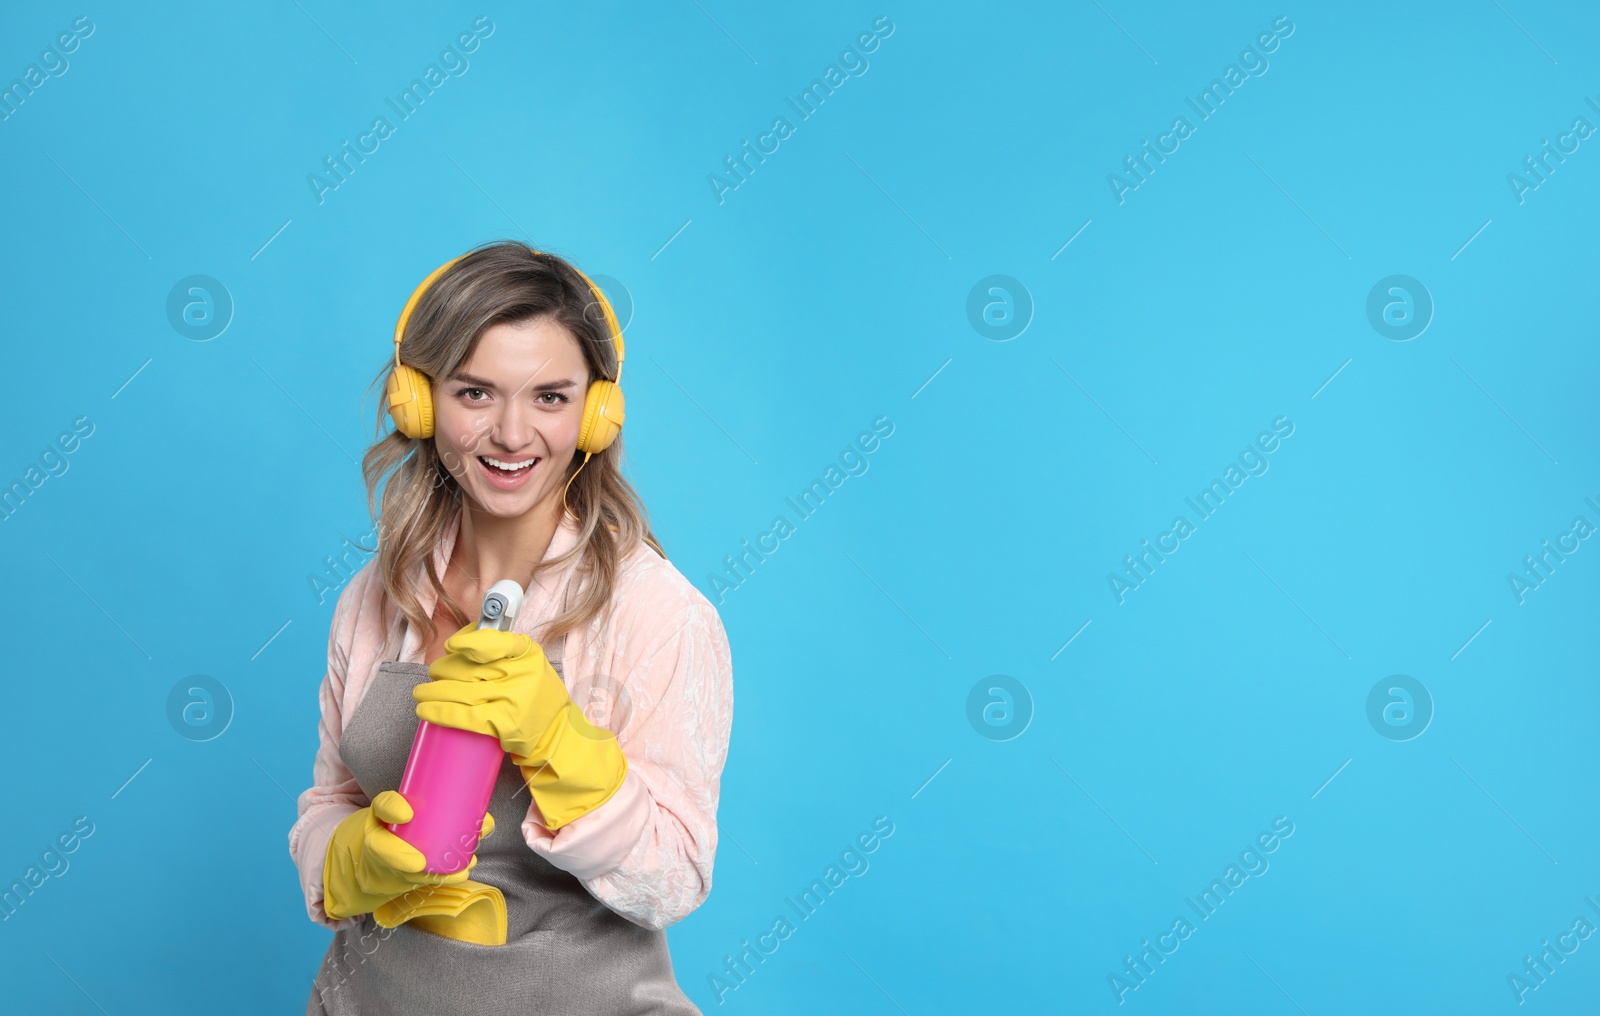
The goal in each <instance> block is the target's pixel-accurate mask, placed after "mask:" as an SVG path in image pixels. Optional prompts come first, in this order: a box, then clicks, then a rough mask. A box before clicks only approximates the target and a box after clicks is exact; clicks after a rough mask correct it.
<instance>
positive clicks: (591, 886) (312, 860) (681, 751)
mask: <svg viewBox="0 0 1600 1016" xmlns="http://www.w3.org/2000/svg"><path fill="white" fill-rule="evenodd" d="M460 520H461V514H460V512H459V511H457V513H456V515H455V518H454V519H452V520H451V522H450V523H449V524H448V526H447V528H446V530H445V533H444V536H443V538H442V539H441V540H440V541H439V545H438V546H437V547H436V548H435V550H434V556H433V561H434V567H435V568H436V570H437V574H440V575H442V574H444V570H445V565H446V564H447V563H448V562H449V560H450V552H451V549H452V548H453V547H454V546H455V541H456V535H457V533H458V532H459V530H460ZM577 541H578V531H577V527H576V525H575V524H574V523H573V522H572V521H571V520H570V519H568V518H567V517H566V516H565V515H563V516H562V520H561V526H560V527H559V528H557V530H556V532H555V535H554V536H553V538H552V539H551V542H550V548H549V550H548V551H547V552H546V554H545V560H547V561H548V560H550V559H551V558H554V557H556V556H557V555H559V554H561V553H563V552H565V551H566V550H568V549H569V548H571V547H573V546H574V545H576V543H577ZM576 566H577V561H576V560H573V561H569V562H567V563H566V564H564V565H562V566H561V568H560V569H558V570H556V571H553V572H548V573H546V572H541V573H540V574H539V576H538V577H537V578H536V579H535V582H534V586H533V588H531V589H529V590H528V591H527V594H526V596H525V597H524V600H523V604H522V609H521V611H520V612H519V613H518V615H517V620H516V624H515V626H514V630H515V631H519V632H522V633H523V634H525V635H528V636H529V637H533V636H534V633H535V631H536V630H537V629H538V628H539V627H540V626H541V625H542V624H544V623H545V622H546V621H548V620H550V619H551V618H553V617H555V615H556V614H557V613H559V612H560V609H561V606H562V595H563V593H564V592H565V591H566V588H567V584H568V582H569V580H571V579H572V578H573V576H574V572H575V569H576ZM415 574H416V578H415V581H416V588H417V589H418V590H419V594H420V598H421V602H422V607H423V609H425V610H426V611H428V613H429V615H430V616H431V615H432V612H433V608H434V605H435V602H436V596H435V594H434V592H433V589H432V587H431V585H429V584H428V582H427V580H426V577H425V574H424V572H423V571H422V568H421V567H420V566H419V567H418V568H417V569H416V573H415ZM384 601H385V593H384V587H383V580H382V578H381V577H380V576H379V574H378V570H377V559H376V558H374V559H372V560H371V561H368V562H367V564H366V565H365V566H364V567H363V568H362V569H361V570H360V571H358V572H357V573H356V574H355V576H354V577H353V578H351V580H350V583H349V585H348V586H347V587H346V588H345V589H344V591H343V592H342V593H340V595H339V602H338V605H337V606H336V607H335V608H334V611H333V624H332V626H331V628H330V630H329V632H328V672H327V676H326V677H324V678H323V680H322V687H321V692H320V695H321V702H322V722H321V724H320V726H319V735H320V738H321V743H320V746H319V747H318V749H317V755H316V760H315V762H314V764H313V766H312V785H311V787H310V789H308V790H306V791H305V792H304V793H302V794H301V795H300V798H299V802H298V804H299V817H298V818H297V819H296V820H295V823H294V825H293V826H292V827H291V828H290V830H289V855H290V857H292V858H293V859H294V863H295V865H296V866H297V867H298V868H299V869H300V885H301V888H302V889H303V890H304V891H305V899H306V914H307V915H308V916H309V917H310V918H311V920H312V921H314V922H316V923H317V924H320V925H323V926H324V927H328V928H333V929H336V930H337V929H343V928H349V927H353V926H354V925H355V924H356V923H357V920H356V918H353V917H352V918H346V919H344V920H341V921H335V920H333V919H331V918H329V917H328V915H327V912H326V911H325V910H323V906H322V897H323V888H322V865H323V860H324V858H325V857H326V855H327V850H328V840H329V838H330V837H331V836H332V834H333V830H334V828H335V827H336V826H338V824H339V823H340V822H341V821H343V820H344V819H345V817H346V816H348V815H350V814H351V813H352V812H355V811H357V810H359V809H361V808H363V807H366V806H367V805H369V804H371V803H372V802H371V801H370V800H369V799H368V798H367V796H366V794H364V793H363V792H362V790H361V787H360V785H359V784H358V783H357V782H356V779H355V777H354V776H353V775H351V773H350V770H349V769H347V768H346V767H345V765H344V762H343V760H342V759H341V758H340V757H339V739H340V737H341V735H342V734H343V733H344V727H345V724H346V723H347V722H348V721H349V718H350V717H351V716H353V715H354V714H355V711H356V706H357V705H358V704H359V703H360V702H361V696H362V693H363V692H364V691H365V690H366V689H367V687H368V686H369V684H370V683H371V681H372V679H373V678H374V677H375V676H376V675H377V673H378V666H379V664H381V663H382V662H384V661H385V660H400V661H403V662H414V663H426V662H429V661H426V660H424V659H423V654H424V653H425V651H426V647H424V646H423V645H422V643H421V633H420V632H417V631H414V630H412V628H411V625H410V624H409V623H407V622H406V620H405V618H404V617H403V616H401V615H400V614H399V612H398V611H391V613H392V614H393V615H394V616H393V618H392V619H390V621H389V622H388V624H387V625H385V622H384V620H383V613H384V611H383V607H384V605H385V604H384ZM395 645H399V646H400V647H401V648H400V651H399V654H398V655H393V654H391V653H389V652H387V651H386V649H387V647H392V646H395ZM563 650H564V651H563V652H562V653H561V654H560V659H561V669H562V674H563V676H564V679H565V682H566V686H567V689H568V691H573V690H574V689H577V690H579V694H577V695H575V696H574V701H576V702H577V703H578V705H579V706H580V707H581V708H583V709H584V712H585V715H587V716H588V718H589V720H590V722H592V723H595V724H596V725H597V726H601V727H605V728H607V729H609V730H611V731H612V732H613V733H615V734H616V736H617V744H618V746H619V747H621V749H622V751H623V754H624V755H626V756H627V759H628V773H627V776H626V777H625V778H624V780H623V783H622V786H621V787H620V788H619V789H618V790H617V792H616V793H615V794H613V795H612V796H611V798H610V799H609V800H607V801H606V802H605V803H604V804H602V805H601V806H600V807H599V808H597V809H595V810H594V811H592V812H590V813H589V814H587V815H584V816H582V817H581V818H578V819H575V820H574V821H572V822H570V823H568V824H567V825H565V826H563V827H562V828H561V829H559V830H558V831H556V832H554V833H552V832H551V831H550V830H549V829H547V828H545V825H544V820H543V816H541V815H540V813H539V808H538V805H537V804H536V803H533V802H531V801H530V803H529V805H528V814H527V817H526V818H525V819H524V820H523V823H522V836H523V838H524V839H525V840H526V841H527V843H528V847H529V849H531V850H533V851H534V852H535V853H538V854H540V855H542V856H544V857H545V858H546V859H548V860H549V861H550V863H551V864H554V865H555V866H556V867H558V868H561V869H563V870H564V871H569V872H571V873H572V874H573V875H574V876H576V877H577V878H578V879H579V881H581V882H582V883H583V886H584V888H586V889H587V890H588V891H589V892H590V893H592V894H593V895H594V897H595V898H596V899H598V900H599V901H600V902H602V903H604V904H605V905H606V906H607V907H609V908H611V909H612V910H614V911H616V912H617V913H618V914H621V915H622V916H623V917H625V918H627V919H628V920H630V921H632V922H633V923H635V924H638V925H640V926H642V927H646V928H653V929H661V928H666V927H667V926H668V925H671V924H674V923H676V922H678V921H681V920H682V919H683V918H684V917H686V916H688V915H689V913H690V912H691V911H693V910H694V909H695V908H696V907H698V906H699V905H700V904H701V903H703V902H704V901H705V899H706V896H707V895H708V894H709V893H710V892H711V868H712V861H713V859H714V858H715V856H716V851H717V797H718V792H719V787H720V783H721V778H722V767H723V763H724V762H725V761H726V760H727V755H728V738H729V730H730V727H731V725H732V721H733V663H732V657H731V654H730V651H729V647H728V637H727V634H726V632H724V630H723V627H722V620H721V618H720V617H718V616H717V612H716V608H714V607H713V606H712V605H711V602H710V601H709V600H707V599H706V598H705V596H704V595H702V594H701V592H700V591H699V590H698V589H696V588H695V587H694V586H693V585H691V584H690V583H689V581H688V579H686V578H684V577H683V575H682V574H681V573H680V572H679V571H678V570H677V568H675V567H673V565H672V564H671V563H669V562H668V561H666V560H664V559H663V558H661V557H660V556H659V555H657V554H656V553H655V551H653V550H651V549H650V548H649V547H647V546H643V545H641V546H639V547H636V548H635V549H634V550H633V551H632V552H631V553H630V554H629V555H628V556H627V557H626V558H625V559H624V560H623V561H622V562H621V563H620V567H619V569H618V575H617V581H616V586H615V588H614V591H613V594H612V601H611V605H610V607H609V608H608V609H607V610H604V611H602V612H601V614H600V616H599V617H597V618H596V619H595V620H594V622H592V623H591V624H590V625H589V626H588V627H587V628H586V629H579V630H576V631H573V632H571V633H570V634H569V635H568V636H567V637H566V638H565V640H564V644H563ZM551 655H552V656H554V655H555V654H554V653H552V654H551ZM618 685H620V686H621V689H622V690H621V691H620V692H617V691H615V689H616V688H617V686H618ZM591 690H592V694H591V693H590V692H591ZM608 690H609V691H608ZM608 713H609V714H610V715H606V714H608Z"/></svg>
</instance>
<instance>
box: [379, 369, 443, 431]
mask: <svg viewBox="0 0 1600 1016" xmlns="http://www.w3.org/2000/svg"><path fill="white" fill-rule="evenodd" d="M389 416H390V418H391V419H393V420H394V428H395V430H398V431H399V432H400V433H402V434H404V435H405V436H406V437H411V438H424V437H432V436H433V386H432V385H431V384H429V383H428V379H427V377H426V376H425V375H424V374H423V373H422V372H421V371H419V370H417V369H416V368H414V367H408V366H406V365H405V364H396V365H395V368H394V370H393V371H391V372H390V374H389Z"/></svg>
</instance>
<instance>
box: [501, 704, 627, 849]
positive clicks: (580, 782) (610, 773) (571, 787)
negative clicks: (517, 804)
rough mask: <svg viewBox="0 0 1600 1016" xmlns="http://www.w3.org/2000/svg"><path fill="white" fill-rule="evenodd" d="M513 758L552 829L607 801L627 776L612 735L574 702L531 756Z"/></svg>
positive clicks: (625, 765)
mask: <svg viewBox="0 0 1600 1016" xmlns="http://www.w3.org/2000/svg"><path fill="white" fill-rule="evenodd" d="M535 760H542V761H539V762H538V763H537V764H536V763H535ZM512 761H513V762H515V763H516V764H517V767H518V768H520V769H521V770H522V775H523V779H524V780H526V781H527V784H528V792H529V793H530V794H532V795H533V799H534V801H535V803H537V804H538V805H539V813H540V814H541V815H543V816H544V825H545V828H546V829H549V830H551V831H552V832H554V831H555V830H557V829H560V828H561V827H562V826H564V825H566V824H567V823H569V822H572V821H573V820H574V819H578V818H582V817H583V816H584V815H587V814H589V813H590V812H591V811H594V810H595V809H596V808H599V807H600V806H601V805H602V804H605V803H606V802H607V801H609V800H611V798H612V796H613V795H615V794H616V792H617V789H618V788H619V787H621V786H622V780H623V778H624V777H625V776H627V775H628V759H627V756H626V755H624V754H623V753H622V748H621V746H620V745H618V744H617V737H616V735H615V734H613V733H612V732H611V731H609V730H602V729H601V728H599V727H596V726H594V725H593V724H592V723H590V722H589V721H588V719H586V718H585V717H584V715H583V712H582V710H580V709H579V708H578V706H577V704H576V703H568V704H567V705H566V706H565V707H563V708H562V710H561V712H560V713H558V714H557V715H556V718H555V719H554V720H552V721H551V723H550V726H549V727H548V728H547V729H546V730H545V732H544V734H543V735H541V736H540V738H539V741H538V744H537V745H535V746H534V751H533V753H532V757H531V758H530V757H525V756H520V755H513V756H512Z"/></svg>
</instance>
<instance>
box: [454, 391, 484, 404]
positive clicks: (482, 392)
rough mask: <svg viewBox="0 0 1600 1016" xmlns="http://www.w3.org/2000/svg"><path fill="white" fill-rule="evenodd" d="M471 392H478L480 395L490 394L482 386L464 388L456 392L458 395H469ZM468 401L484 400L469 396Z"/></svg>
mask: <svg viewBox="0 0 1600 1016" xmlns="http://www.w3.org/2000/svg"><path fill="white" fill-rule="evenodd" d="M469 392H477V393H478V394H479V395H487V394H488V392H485V391H484V390H483V389H482V388H463V389H461V390H460V391H459V392H456V394H457V395H467V394H468V393H469ZM467 401H468V402H482V401H483V400H482V399H474V398H468V399H467Z"/></svg>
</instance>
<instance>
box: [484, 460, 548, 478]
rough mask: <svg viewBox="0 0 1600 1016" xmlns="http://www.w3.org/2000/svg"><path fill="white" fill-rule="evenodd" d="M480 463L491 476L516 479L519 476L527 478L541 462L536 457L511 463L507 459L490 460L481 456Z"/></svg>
mask: <svg viewBox="0 0 1600 1016" xmlns="http://www.w3.org/2000/svg"><path fill="white" fill-rule="evenodd" d="M478 461H479V462H481V463H483V466H484V468H485V469H487V470H488V471H489V473H490V474H491V475H494V476H502V477H506V478H508V479H514V478H516V477H519V476H526V475H527V474H528V471H529V470H531V469H532V468H533V467H534V466H536V465H538V464H539V462H540V461H541V460H540V459H539V458H538V457H537V456H536V457H534V458H531V459H522V460H521V461H519V462H510V461H507V460H505V459H495V458H490V457H489V456H487V455H479V456H478Z"/></svg>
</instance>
